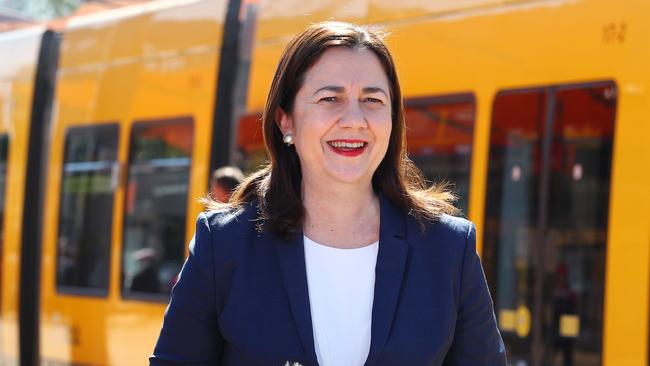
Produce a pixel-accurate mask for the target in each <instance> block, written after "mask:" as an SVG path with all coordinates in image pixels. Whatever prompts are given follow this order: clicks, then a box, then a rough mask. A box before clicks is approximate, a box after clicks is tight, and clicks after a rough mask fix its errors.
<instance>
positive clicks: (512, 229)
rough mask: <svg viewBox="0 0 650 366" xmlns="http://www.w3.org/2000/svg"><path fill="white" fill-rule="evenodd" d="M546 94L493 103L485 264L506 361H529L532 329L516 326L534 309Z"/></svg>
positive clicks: (524, 94) (508, 95)
mask: <svg viewBox="0 0 650 366" xmlns="http://www.w3.org/2000/svg"><path fill="white" fill-rule="evenodd" d="M545 102H546V96H545V93H544V92H543V91H526V92H518V93H503V94H500V95H498V96H497V97H496V99H495V101H494V108H493V116H492V126H491V130H490V153H489V159H488V161H489V167H488V179H487V187H486V189H487V191H486V199H487V202H486V204H485V236H484V243H485V245H484V250H483V263H484V267H485V272H486V275H487V277H488V279H489V284H490V288H491V289H492V291H493V292H494V297H495V311H496V313H497V316H498V317H499V323H500V326H501V332H502V336H503V339H504V342H505V344H506V350H507V351H508V356H509V357H508V358H509V359H511V360H517V359H519V358H523V359H526V360H527V359H528V357H527V354H528V352H529V350H530V347H531V337H530V334H531V332H530V327H523V326H520V327H519V329H518V330H519V332H517V329H516V327H512V326H511V324H508V323H509V319H510V318H511V317H512V316H516V312H517V310H519V312H520V313H523V314H526V313H527V314H530V312H531V311H532V309H533V308H534V306H533V302H534V299H533V281H534V276H535V268H534V265H535V261H533V260H532V256H533V248H532V246H533V243H534V242H535V240H536V226H537V209H538V204H539V200H538V193H539V179H540V165H541V160H540V153H541V142H542V141H541V134H542V129H543V125H544V121H545Z"/></svg>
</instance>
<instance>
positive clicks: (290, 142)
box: [282, 133, 293, 146]
mask: <svg viewBox="0 0 650 366" xmlns="http://www.w3.org/2000/svg"><path fill="white" fill-rule="evenodd" d="M282 141H284V143H285V144H287V146H291V145H293V135H292V134H291V133H287V134H286V135H284V137H283V138H282Z"/></svg>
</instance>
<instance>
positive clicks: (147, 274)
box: [131, 247, 160, 294]
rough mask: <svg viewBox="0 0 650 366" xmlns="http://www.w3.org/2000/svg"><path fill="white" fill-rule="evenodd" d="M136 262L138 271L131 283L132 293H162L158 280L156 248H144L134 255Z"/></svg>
mask: <svg viewBox="0 0 650 366" xmlns="http://www.w3.org/2000/svg"><path fill="white" fill-rule="evenodd" d="M132 256H133V259H134V261H135V262H136V263H137V264H138V271H137V272H136V274H135V275H134V276H133V280H132V281H131V291H132V292H147V293H154V294H155V293H158V292H160V281H159V280H158V271H159V267H158V259H157V256H156V250H155V249H154V248H150V247H148V248H142V249H139V250H136V251H135V252H133V254H132Z"/></svg>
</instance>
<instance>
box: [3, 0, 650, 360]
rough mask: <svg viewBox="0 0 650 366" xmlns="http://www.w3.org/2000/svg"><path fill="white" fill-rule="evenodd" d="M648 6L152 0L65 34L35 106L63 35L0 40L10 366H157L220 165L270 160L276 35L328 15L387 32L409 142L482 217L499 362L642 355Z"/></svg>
mask: <svg viewBox="0 0 650 366" xmlns="http://www.w3.org/2000/svg"><path fill="white" fill-rule="evenodd" d="M648 17H650V3H646V2H638V1H632V0H629V1H619V2H615V3H614V2H611V1H605V0H584V1H573V0H528V1H526V0H467V1H460V2H459V1H442V0H440V1H419V0H407V1H401V2H390V1H386V0H361V1H353V2H349V1H341V0H329V1H291V0H268V1H259V2H257V1H254V2H253V1H250V2H248V1H243V2H242V3H240V2H239V1H230V2H226V1H225V0H224V1H220V0H163V1H155V2H151V3H146V4H143V5H137V6H134V7H130V8H125V9H120V10H114V11H109V12H106V13H103V14H99V15H91V16H86V17H81V18H77V19H73V20H72V21H71V22H70V23H69V24H68V25H67V26H66V28H65V29H64V30H63V31H62V33H61V41H60V48H59V50H58V53H59V55H58V57H56V59H57V60H58V67H57V68H56V79H55V80H54V84H53V87H54V89H53V92H54V96H53V97H52V99H51V104H52V105H51V111H52V113H51V117H50V118H46V117H47V113H45V114H43V113H42V112H41V113H40V114H39V115H38V116H40V119H39V118H35V117H34V113H35V111H36V110H35V109H34V108H35V107H36V106H37V104H38V103H35V101H33V100H32V99H34V98H33V97H32V96H33V95H35V93H36V92H37V91H38V88H39V87H41V88H43V87H45V86H42V85H41V84H39V83H38V80H40V79H39V77H37V74H38V72H37V65H38V64H43V60H40V61H39V60H37V58H38V57H37V56H38V54H39V52H38V47H39V42H41V39H43V40H45V39H46V38H47V37H43V34H50V33H44V32H45V30H44V29H41V28H38V29H31V30H28V31H19V32H13V33H12V34H7V35H0V52H1V54H2V55H3V58H2V59H1V60H0V168H1V169H0V175H2V177H1V179H0V183H2V184H4V186H2V185H1V184H0V190H2V192H0V194H4V196H3V197H4V198H3V199H1V200H0V202H1V203H2V205H3V207H2V208H0V209H1V210H2V212H3V222H2V243H3V244H2V249H1V251H2V252H1V258H2V262H1V270H2V273H1V276H2V277H1V286H0V290H1V293H0V302H1V304H2V307H1V308H0V342H1V346H0V352H1V354H0V358H1V359H2V361H3V362H0V363H2V364H8V365H12V364H17V363H18V360H22V361H23V363H24V364H29V360H30V355H31V356H33V355H36V356H34V357H36V358H37V360H36V361H35V362H40V363H41V364H57V365H58V364H81V365H136V364H142V363H145V362H146V357H147V356H148V355H149V354H150V352H151V350H152V348H153V344H154V342H155V339H156V336H157V334H158V330H159V328H160V324H161V320H162V314H163V312H164V309H165V304H166V302H167V301H168V295H169V291H170V288H171V286H172V285H173V283H174V281H175V276H176V274H177V272H178V270H179V269H180V266H181V265H182V261H183V258H184V256H185V254H186V250H187V249H186V247H187V242H188V241H189V240H190V239H191V235H192V231H193V227H194V219H195V217H196V215H197V214H198V213H199V212H200V210H201V206H200V205H199V204H198V202H197V198H198V197H200V196H201V195H202V194H203V193H204V192H205V191H206V188H207V181H208V176H209V172H210V170H211V169H212V168H214V167H216V166H220V165H224V164H236V165H239V166H241V167H242V168H244V169H245V170H252V169H254V168H255V167H256V166H258V165H259V164H260V163H261V162H263V161H264V159H265V155H264V151H263V145H262V140H261V138H262V133H261V128H260V127H259V125H258V123H259V122H258V117H259V113H260V112H261V111H262V109H263V106H264V103H265V98H266V94H267V92H268V88H269V85H270V81H271V78H272V76H273V73H274V71H275V66H276V62H277V60H278V58H279V56H280V53H281V51H282V49H283V47H284V45H285V44H286V43H287V41H288V40H289V38H290V37H291V36H292V35H293V34H295V33H297V32H298V31H299V30H301V29H302V28H303V27H304V26H305V25H306V24H309V23H310V22H315V21H321V20H325V19H337V20H345V21H353V22H359V23H363V24H368V25H371V26H379V27H382V28H383V29H384V30H385V31H387V33H389V36H388V38H387V40H388V43H389V46H390V48H391V50H392V51H393V54H394V56H395V59H396V63H397V66H398V69H399V70H398V71H399V74H400V78H401V84H402V88H403V95H404V97H405V101H404V102H405V106H406V111H407V112H406V118H407V125H408V133H407V135H408V141H409V154H410V156H411V158H412V159H413V160H414V161H415V162H416V163H417V164H418V165H419V166H420V167H421V168H422V169H423V171H424V172H425V175H426V176H427V177H429V178H430V179H431V180H443V179H444V180H449V181H451V182H453V184H454V186H455V189H456V191H457V193H458V194H459V195H460V197H461V199H460V201H459V202H458V204H459V207H460V208H461V209H462V211H463V213H464V214H465V215H467V216H468V217H469V218H470V219H471V220H472V221H474V222H475V223H476V224H477V228H478V233H479V251H480V252H481V257H482V260H483V265H484V267H485V270H486V275H487V278H488V282H489V284H490V288H491V290H492V295H493V299H494V301H495V311H496V313H497V317H498V323H499V327H500V330H501V332H502V335H503V337H504V341H505V343H506V347H507V351H508V358H509V363H510V364H512V365H518V366H519V365H532V366H541V365H569V364H575V365H585V366H591V365H607V366H619V365H646V364H648V352H649V338H648V330H649V326H650V318H649V316H648V315H650V314H649V313H650V304H649V301H648V298H649V295H650V292H649V290H648V289H649V288H650V283H649V280H650V185H648V181H650V170H649V169H647V167H648V161H650V133H649V132H650V131H649V128H648V125H647V121H648V120H649V119H650V108H648V106H650V98H649V96H648V95H649V94H648V93H649V91H650V72H649V71H648V69H647V65H648V64H649V63H650V48H649V47H648V46H647V45H648V44H650V23H648V22H647V19H648ZM16 44H21V45H23V46H24V48H25V49H21V50H18V49H17V48H16V46H15V45H16ZM27 45H29V47H28V46H27ZM41 47H43V46H42V45H41ZM5 54H6V55H9V54H11V55H12V57H11V58H12V59H14V60H15V61H14V62H13V63H8V62H6V60H7V59H8V58H5V57H4V55H5ZM40 54H41V57H44V56H43V55H44V53H43V52H41V53H40ZM7 65H9V66H7ZM18 66H20V67H18ZM39 70H40V69H39ZM39 85H41V86H39ZM45 97H47V93H46V94H45ZM45 97H42V96H41V97H40V98H36V99H38V100H41V99H43V98H45ZM45 99H47V98H45ZM44 109H45V110H46V111H47V110H48V108H47V107H45V108H44ZM30 116H31V117H30ZM30 118H31V119H30ZM44 119H45V122H46V127H47V130H46V131H45V132H46V134H45V135H44V138H43V141H45V145H44V147H43V149H44V151H43V152H42V153H40V155H39V154H38V153H39V152H38V151H37V150H35V151H32V150H29V149H28V146H27V145H30V144H28V142H27V141H28V139H29V137H28V136H29V135H30V131H31V133H32V134H33V131H34V129H37V130H38V129H39V128H42V126H41V125H39V124H37V123H36V121H43V120H44ZM30 120H31V121H32V122H31V123H29V122H28V121H30ZM39 126H41V127H39ZM30 146H32V145H30ZM34 154H35V155H34ZM39 156H41V158H40V162H41V163H42V164H43V172H45V173H43V174H42V175H41V177H43V179H42V184H41V191H38V192H31V191H29V190H28V184H29V182H30V181H31V180H30V179H27V178H26V177H28V174H29V172H27V171H26V170H29V169H26V167H30V166H31V164H33V163H34V162H35V161H36V160H39V159H38V157H39ZM3 169H4V170H3ZM37 173H38V172H35V173H33V174H37ZM35 176H36V177H38V175H35ZM37 188H38V186H37ZM39 192H40V193H39ZM29 197H32V198H38V200H36V203H34V202H32V203H31V204H30V205H31V206H28V205H27V201H28V200H29ZM32 200H33V199H32ZM34 205H37V206H34ZM23 207H25V210H27V211H26V212H28V213H29V212H34V214H35V215H37V216H39V215H40V216H39V217H40V218H39V217H23V216H24V215H23V211H24V210H23ZM35 207H37V208H38V209H35ZM28 209H29V210H28ZM39 230H40V236H39V238H40V239H39V240H38V241H35V244H30V243H29V242H26V241H25V240H24V238H26V237H28V236H29V235H28V234H29V233H30V232H32V231H39ZM32 236H33V235H32ZM30 250H31V251H30ZM26 253H27V254H26ZM30 253H34V254H35V256H34V258H36V261H35V262H34V263H36V265H34V266H33V267H29V266H28V264H29V263H30V262H29V260H28V259H29V258H25V256H26V255H30ZM30 258H31V257H30ZM26 266H27V267H26ZM30 274H35V276H36V277H37V278H35V279H31V280H30V277H29V276H30ZM30 289H32V290H33V291H34V292H35V293H34V294H33V296H31V297H30V296H29V290H30ZM19 300H20V301H19ZM30 304H31V306H33V307H34V306H35V308H34V311H33V314H32V315H31V316H30V311H29V309H30V308H29V305H30ZM23 305H27V307H26V308H24V307H23ZM30 321H31V322H32V323H30ZM30 324H33V327H31V328H30ZM29 335H34V337H36V339H29V337H28V336H29Z"/></svg>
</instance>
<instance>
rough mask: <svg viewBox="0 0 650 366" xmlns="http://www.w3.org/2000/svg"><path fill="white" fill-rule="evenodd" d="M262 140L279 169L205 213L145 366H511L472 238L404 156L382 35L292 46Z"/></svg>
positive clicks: (303, 38)
mask: <svg viewBox="0 0 650 366" xmlns="http://www.w3.org/2000/svg"><path fill="white" fill-rule="evenodd" d="M262 128H263V131H264V139H265V145H266V149H267V152H268V155H269V157H270V162H269V164H268V165H266V166H265V167H263V168H261V169H260V170H259V171H257V172H255V173H253V174H252V175H251V176H249V177H248V178H247V179H245V180H244V182H243V183H242V184H240V185H239V187H238V188H237V190H236V191H235V193H234V195H233V196H232V197H231V199H230V201H229V203H228V204H223V203H218V202H208V209H209V211H208V212H205V213H202V214H200V215H199V218H198V221H197V225H196V231H195V236H194V239H193V240H192V242H191V243H190V248H189V256H188V258H187V260H186V262H185V265H184V266H183V269H182V270H181V274H180V276H179V279H178V282H177V283H176V286H174V289H173V290H172V297H171V301H170V304H169V306H168V308H167V311H166V312H165V317H164V321H163V326H162V330H161V333H160V336H159V338H158V342H157V344H156V346H155V349H154V353H153V356H152V357H150V359H149V361H150V365H154V366H163V365H165V366H170V365H194V366H198V365H237V366H246V365H285V364H287V362H288V363H289V364H294V363H296V362H297V363H299V364H300V365H304V366H316V365H321V366H340V365H347V366H361V365H376V366H379V365H409V366H420V365H422V366H423V365H445V366H452V365H474V366H488V365H489V366H504V365H505V364H506V360H505V349H504V345H503V341H502V339H501V336H500V334H499V331H498V329H497V324H496V319H495V316H494V310H493V307H492V301H491V298H490V294H489V292H488V288H487V284H486V281H485V276H484V274H483V270H482V267H481V263H480V260H479V257H478V255H477V253H476V232H475V228H474V225H473V224H472V223H470V222H469V221H468V220H465V219H463V218H458V217H454V216H452V215H451V214H455V213H456V212H457V210H456V209H455V208H454V206H453V198H454V197H453V195H452V194H451V193H450V192H449V191H448V190H447V189H446V188H445V187H443V186H438V185H436V186H433V187H428V186H426V184H425V181H424V179H423V178H422V175H421V173H420V172H419V171H418V169H417V168H416V167H415V165H414V164H413V163H412V162H411V161H410V160H409V159H408V157H407V155H406V143H405V128H406V127H405V121H404V111H403V107H402V98H401V91H400V87H399V82H398V78H397V73H396V68H395V65H394V63H393V59H392V57H391V55H390V53H389V51H388V49H387V48H386V45H385V43H384V41H383V40H382V37H381V35H380V33H378V32H374V31H372V30H371V29H369V28H367V27H363V26H359V25H355V24H350V23H341V22H324V23H319V24H315V25H312V26H310V27H308V28H307V29H306V30H304V31H303V32H301V33H300V34H298V35H297V36H296V37H295V38H294V39H293V40H291V41H290V42H289V44H288V46H287V47H286V49H285V51H284V53H283V54H282V56H281V58H280V63H279V65H278V68H277V71H276V74H275V76H274V77H273V78H272V84H271V89H270V92H269V96H268V100H267V103H266V109H265V111H264V115H263V120H262Z"/></svg>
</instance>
